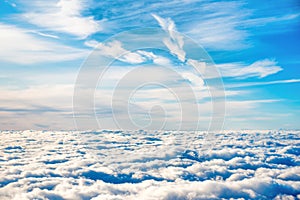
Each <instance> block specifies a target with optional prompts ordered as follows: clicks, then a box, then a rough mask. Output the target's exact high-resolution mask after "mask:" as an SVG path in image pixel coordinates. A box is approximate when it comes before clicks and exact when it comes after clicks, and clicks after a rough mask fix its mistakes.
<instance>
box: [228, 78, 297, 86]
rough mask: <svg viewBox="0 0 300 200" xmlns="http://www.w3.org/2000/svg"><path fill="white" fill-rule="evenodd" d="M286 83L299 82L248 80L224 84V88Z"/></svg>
mask: <svg viewBox="0 0 300 200" xmlns="http://www.w3.org/2000/svg"><path fill="white" fill-rule="evenodd" d="M286 83H300V79H288V80H276V81H267V82H250V83H238V84H226V88H239V87H251V86H260V85H275V84H286Z"/></svg>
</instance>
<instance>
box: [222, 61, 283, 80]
mask: <svg viewBox="0 0 300 200" xmlns="http://www.w3.org/2000/svg"><path fill="white" fill-rule="evenodd" d="M216 66H217V68H218V69H219V70H220V72H221V74H222V76H223V77H237V78H249V77H259V78H264V77H266V76H269V75H272V74H276V73H277V72H279V71H281V70H283V69H282V68H281V67H280V66H278V65H277V62H276V61H274V60H270V59H264V60H258V61H256V62H254V63H252V64H250V65H245V64H243V63H228V64H218V65H216Z"/></svg>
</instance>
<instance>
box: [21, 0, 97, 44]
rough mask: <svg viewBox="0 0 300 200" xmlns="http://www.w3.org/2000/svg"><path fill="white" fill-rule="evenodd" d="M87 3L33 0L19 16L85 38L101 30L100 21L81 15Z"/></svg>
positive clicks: (85, 0)
mask: <svg viewBox="0 0 300 200" xmlns="http://www.w3.org/2000/svg"><path fill="white" fill-rule="evenodd" d="M87 5H88V1H87V0H60V1H58V2H57V1H54V0H51V1H47V2H41V1H36V0H34V1H32V2H31V3H30V7H27V10H26V12H25V13H23V14H21V17H22V18H23V19H25V20H26V21H27V22H29V23H31V24H34V25H37V26H39V27H43V28H45V29H46V30H50V31H57V32H62V33H68V34H71V35H74V36H77V37H80V38H86V37H88V36H89V35H91V34H93V33H96V32H98V31H101V30H102V26H101V22H100V21H96V20H95V19H94V17H92V16H83V15H82V11H84V9H85V8H86V7H87ZM25 8H26V5H25Z"/></svg>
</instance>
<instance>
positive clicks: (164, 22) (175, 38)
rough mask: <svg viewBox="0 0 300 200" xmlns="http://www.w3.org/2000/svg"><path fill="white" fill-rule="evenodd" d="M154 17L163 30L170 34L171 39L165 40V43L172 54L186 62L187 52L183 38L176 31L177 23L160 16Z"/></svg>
mask: <svg viewBox="0 0 300 200" xmlns="http://www.w3.org/2000/svg"><path fill="white" fill-rule="evenodd" d="M152 16H153V17H154V18H155V19H156V20H157V22H158V23H159V25H160V26H161V28H162V29H163V30H164V31H166V32H167V33H168V35H169V36H170V37H169V38H168V37H167V38H164V39H163V42H164V44H165V45H166V46H167V47H168V49H169V50H170V51H171V53H172V54H174V55H176V56H177V58H178V59H179V60H180V61H182V62H184V61H185V54H186V53H185V51H184V50H183V45H184V41H183V37H182V36H181V35H180V34H179V33H178V32H177V31H176V27H175V23H174V21H173V20H171V19H170V18H167V19H164V18H161V17H160V16H158V15H155V14H152Z"/></svg>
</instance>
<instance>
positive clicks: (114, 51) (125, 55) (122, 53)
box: [85, 40, 170, 65]
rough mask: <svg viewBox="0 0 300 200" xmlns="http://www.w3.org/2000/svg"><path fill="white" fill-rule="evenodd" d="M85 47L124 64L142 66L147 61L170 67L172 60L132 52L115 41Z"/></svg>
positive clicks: (95, 42)
mask: <svg viewBox="0 0 300 200" xmlns="http://www.w3.org/2000/svg"><path fill="white" fill-rule="evenodd" d="M85 45H87V46H89V47H93V48H96V49H97V50H99V51H98V52H99V54H102V55H104V56H109V57H112V58H114V59H118V60H120V61H122V62H126V63H130V64H140V63H144V62H146V61H149V60H150V61H153V63H154V64H158V65H169V64H170V60H169V59H168V58H166V57H163V56H159V55H156V54H154V53H153V52H148V51H143V50H138V51H136V52H130V51H128V50H126V49H124V48H123V45H122V43H121V42H120V41H117V40H114V41H111V42H107V43H106V44H105V43H99V42H97V41H95V40H91V41H87V42H86V43H85Z"/></svg>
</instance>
